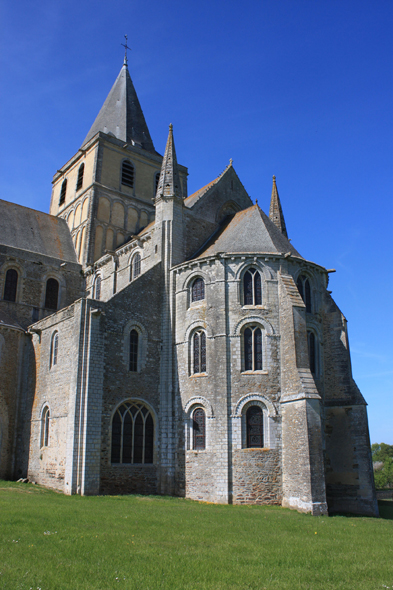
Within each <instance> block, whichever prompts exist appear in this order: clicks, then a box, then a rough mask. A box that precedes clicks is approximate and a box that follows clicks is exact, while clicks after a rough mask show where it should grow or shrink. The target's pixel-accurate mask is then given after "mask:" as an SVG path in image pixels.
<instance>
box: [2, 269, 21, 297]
mask: <svg viewBox="0 0 393 590" xmlns="http://www.w3.org/2000/svg"><path fill="white" fill-rule="evenodd" d="M17 288H18V272H17V271H16V270H15V269H14V268H9V269H8V270H7V273H6V275H5V285H4V300H5V301H16V292H17Z"/></svg>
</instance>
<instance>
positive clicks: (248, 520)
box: [0, 482, 393, 590]
mask: <svg viewBox="0 0 393 590" xmlns="http://www.w3.org/2000/svg"><path fill="white" fill-rule="evenodd" d="M381 513H382V515H383V516H384V518H381V519H374V518H361V517H350V516H334V517H330V518H329V517H312V516H309V515H305V514H299V513H297V512H294V511H290V510H286V509H283V508H279V507H277V508H276V507H271V506H226V505H212V504H203V503H198V502H192V501H190V500H184V499H179V498H169V497H152V496H148V497H144V496H104V497H102V496H101V497H80V496H72V497H70V496H63V495H61V494H57V493H55V492H52V491H49V490H46V489H44V488H41V487H40V486H33V485H30V484H17V483H10V482H0V572H1V573H0V588H2V589H3V588H4V589H7V590H8V589H9V590H37V589H41V590H58V589H61V590H64V589H71V590H79V589H83V590H110V589H112V588H117V589H119V590H120V589H127V590H156V589H168V590H177V589H179V590H204V589H214V590H221V589H236V590H246V589H253V590H263V589H265V588H266V589H269V590H270V589H280V590H285V589H291V590H294V589H297V588H300V589H310V590H318V589H319V588H321V589H322V588H323V589H324V590H329V589H334V590H337V589H341V588H345V589H347V588H348V589H349V588H353V589H356V590H361V589H367V590H373V589H374V588H375V589H382V588H387V587H390V588H392V587H393V570H392V563H393V520H391V519H392V518H393V503H392V502H390V503H389V502H388V501H386V502H383V503H381ZM389 519H390V520H389Z"/></svg>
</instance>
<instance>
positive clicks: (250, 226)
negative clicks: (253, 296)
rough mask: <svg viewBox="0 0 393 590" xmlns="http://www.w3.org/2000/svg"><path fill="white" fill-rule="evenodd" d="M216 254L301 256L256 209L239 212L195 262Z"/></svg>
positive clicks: (208, 244) (262, 213)
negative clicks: (249, 253) (284, 254)
mask: <svg viewBox="0 0 393 590" xmlns="http://www.w3.org/2000/svg"><path fill="white" fill-rule="evenodd" d="M218 252H225V253H239V252H252V253H254V252H255V253H256V254H258V253H263V254H272V253H274V254H276V253H281V254H283V253H287V252H291V254H293V255H295V256H299V257H300V258H302V257H301V255H300V254H299V252H298V251H297V250H295V248H294V247H293V246H292V245H291V243H290V241H289V240H288V239H287V238H286V237H285V236H284V235H283V234H282V233H281V232H280V230H279V229H278V228H277V227H276V226H275V225H274V223H273V222H272V221H270V219H269V218H268V216H267V215H265V213H264V212H263V211H262V209H260V207H259V206H258V205H253V206H252V207H249V208H248V209H244V210H243V211H239V212H238V213H236V215H235V216H234V217H233V218H232V220H231V221H230V222H229V223H228V225H227V226H226V227H224V228H223V230H222V231H221V232H219V233H218V234H217V233H216V234H214V235H213V237H212V239H211V240H210V241H209V242H208V243H207V244H206V247H205V248H204V249H203V250H202V252H198V253H197V257H198V258H204V257H205V256H212V255H214V254H217V253H218Z"/></svg>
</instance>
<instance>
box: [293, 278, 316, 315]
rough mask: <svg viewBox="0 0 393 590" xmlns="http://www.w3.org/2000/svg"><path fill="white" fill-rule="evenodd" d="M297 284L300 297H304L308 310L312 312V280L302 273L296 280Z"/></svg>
mask: <svg viewBox="0 0 393 590" xmlns="http://www.w3.org/2000/svg"><path fill="white" fill-rule="evenodd" d="M296 286H297V288H298V291H299V294H300V297H301V298H302V299H303V301H304V304H305V306H306V311H307V312H308V313H311V311H312V306H311V287H310V281H309V280H308V278H307V277H305V276H304V275H300V276H299V277H298V279H297V281H296Z"/></svg>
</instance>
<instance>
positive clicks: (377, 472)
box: [371, 443, 393, 489]
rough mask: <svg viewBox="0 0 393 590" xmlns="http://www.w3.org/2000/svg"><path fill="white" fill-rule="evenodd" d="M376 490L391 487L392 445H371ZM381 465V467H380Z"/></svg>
mask: <svg viewBox="0 0 393 590" xmlns="http://www.w3.org/2000/svg"><path fill="white" fill-rule="evenodd" d="M371 454H372V458H373V464H374V481H375V487H376V488H379V489H381V488H389V487H392V486H393V445H387V444H386V443H374V444H373V445H371ZM381 463H382V465H381Z"/></svg>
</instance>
